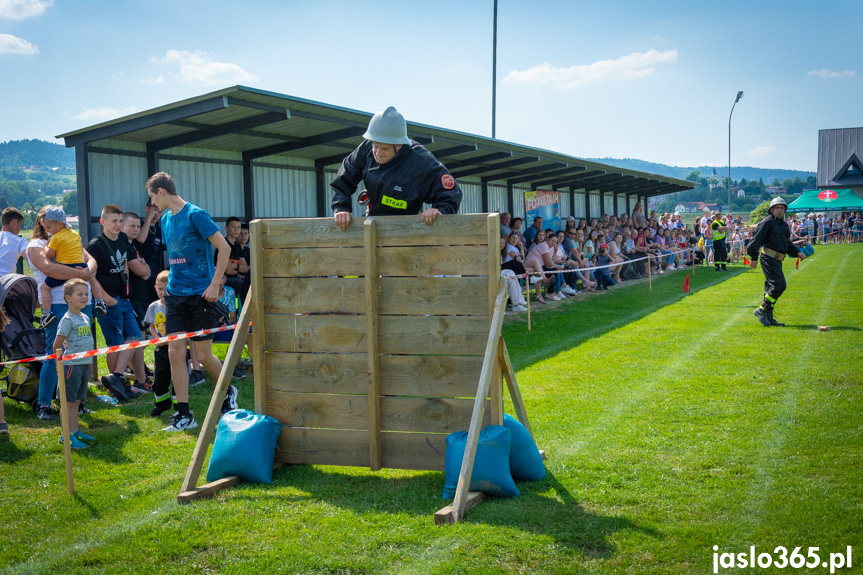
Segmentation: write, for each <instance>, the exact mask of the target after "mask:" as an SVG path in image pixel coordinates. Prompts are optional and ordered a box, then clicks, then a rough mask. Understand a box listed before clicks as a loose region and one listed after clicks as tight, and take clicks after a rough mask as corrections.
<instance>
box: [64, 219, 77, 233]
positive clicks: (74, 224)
mask: <svg viewBox="0 0 863 575" xmlns="http://www.w3.org/2000/svg"><path fill="white" fill-rule="evenodd" d="M66 223H67V224H69V227H70V228H72V229H73V230H77V229H78V216H66Z"/></svg>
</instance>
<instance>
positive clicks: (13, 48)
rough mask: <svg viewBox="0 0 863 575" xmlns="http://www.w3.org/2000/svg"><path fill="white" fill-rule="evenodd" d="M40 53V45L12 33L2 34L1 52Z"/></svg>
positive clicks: (29, 54) (28, 54) (0, 35)
mask: <svg viewBox="0 0 863 575" xmlns="http://www.w3.org/2000/svg"><path fill="white" fill-rule="evenodd" d="M38 53H39V47H38V46H36V45H35V44H31V43H30V42H28V41H27V40H24V39H23V38H19V37H18V36H13V35H12V34H0V54H23V55H25V56H34V55H36V54H38Z"/></svg>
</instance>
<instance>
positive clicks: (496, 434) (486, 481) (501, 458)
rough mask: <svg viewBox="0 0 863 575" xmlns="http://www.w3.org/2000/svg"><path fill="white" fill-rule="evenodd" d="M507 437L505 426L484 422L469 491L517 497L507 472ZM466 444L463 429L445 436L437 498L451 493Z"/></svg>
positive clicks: (508, 443) (459, 471)
mask: <svg viewBox="0 0 863 575" xmlns="http://www.w3.org/2000/svg"><path fill="white" fill-rule="evenodd" d="M510 437H511V434H510V431H509V429H507V428H506V427H504V426H502V425H487V426H486V427H485V428H484V429H483V430H482V431H480V434H479V444H478V445H477V447H476V456H475V457H474V460H473V473H472V474H471V476H470V488H469V490H470V491H483V492H485V493H489V494H491V495H497V496H498V497H518V488H517V487H516V486H515V483H514V482H513V480H512V475H511V474H510V472H509V448H510V441H511V438H510ZM466 444H467V431H456V432H455V433H451V434H449V436H448V437H447V438H446V455H445V456H444V476H445V483H444V487H443V496H442V497H441V499H451V498H452V497H454V496H455V490H456V487H458V476H459V474H460V473H461V463H462V459H463V458H464V449H465V445H466Z"/></svg>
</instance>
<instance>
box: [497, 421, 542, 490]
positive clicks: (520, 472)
mask: <svg viewBox="0 0 863 575" xmlns="http://www.w3.org/2000/svg"><path fill="white" fill-rule="evenodd" d="M503 425H504V427H506V428H507V429H509V431H510V433H511V437H512V441H511V444H510V448H509V470H510V471H511V472H512V477H513V479H517V480H519V481H539V480H540V479H543V478H544V477H545V463H543V461H542V455H540V454H539V448H537V446H536V442H535V441H534V440H533V437H531V435H530V432H529V431H528V430H527V428H526V427H525V426H524V425H522V424H521V422H520V421H519V420H517V419H516V418H514V417H512V416H510V415H507V414H506V413H504V414H503Z"/></svg>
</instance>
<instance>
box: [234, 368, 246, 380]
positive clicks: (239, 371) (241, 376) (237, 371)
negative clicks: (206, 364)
mask: <svg viewBox="0 0 863 575" xmlns="http://www.w3.org/2000/svg"><path fill="white" fill-rule="evenodd" d="M231 377H232V378H233V379H246V372H244V371H243V370H242V369H240V368H239V367H235V368H234V373H233V374H232V375H231Z"/></svg>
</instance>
